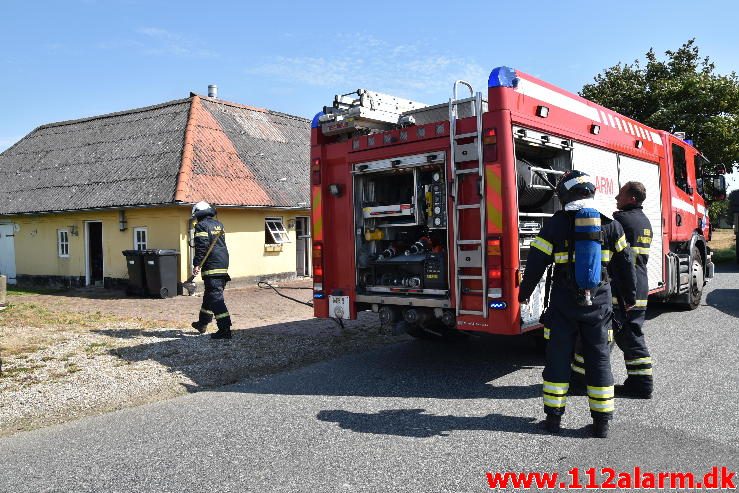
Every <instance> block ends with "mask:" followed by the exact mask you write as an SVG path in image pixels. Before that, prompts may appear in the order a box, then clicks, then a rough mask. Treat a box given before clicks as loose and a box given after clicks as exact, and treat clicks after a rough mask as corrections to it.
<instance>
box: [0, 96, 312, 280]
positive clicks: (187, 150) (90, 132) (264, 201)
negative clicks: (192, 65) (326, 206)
mask: <svg viewBox="0 0 739 493" xmlns="http://www.w3.org/2000/svg"><path fill="white" fill-rule="evenodd" d="M309 159H310V121H309V120H307V119H305V118H301V117H297V116H292V115H287V114H283V113H278V112H275V111H269V110H265V109H259V108H252V107H249V106H244V105H240V104H235V103H230V102H226V101H223V100H220V99H217V98H213V97H204V96H198V95H195V94H191V95H190V97H188V98H185V99H180V100H176V101H170V102H167V103H163V104H159V105H155V106H149V107H146V108H137V109H132V110H128V111H121V112H118V113H111V114H106V115H100V116H95V117H91V118H84V119H80V120H74V121H65V122H60V123H52V124H48V125H42V126H40V127H38V128H36V129H35V130H33V131H32V132H31V133H29V134H28V135H27V136H25V137H24V138H23V139H21V140H20V141H18V142H17V143H16V144H15V145H13V146H12V147H10V148H9V149H7V150H6V151H4V152H3V153H1V154H0V273H1V274H5V275H6V276H7V277H8V278H9V281H10V282H11V283H12V282H15V281H17V282H19V283H21V284H24V283H25V284H31V283H33V284H43V285H48V284H52V285H63V286H85V285H98V286H100V285H105V286H109V285H117V284H124V283H126V282H127V277H128V274H127V264H126V260H125V257H124V256H123V254H122V251H124V250H140V249H173V250H177V251H178V252H180V255H179V273H178V276H179V279H180V281H183V280H185V279H186V278H187V276H188V274H189V270H190V263H191V258H192V249H191V247H190V244H191V235H192V223H191V221H190V211H191V208H192V205H193V204H194V203H196V202H198V201H201V200H205V201H207V202H209V203H211V204H214V205H215V206H216V208H217V211H218V218H219V220H220V221H221V222H223V223H224V226H225V229H226V234H227V243H228V246H229V250H230V252H231V268H230V269H229V273H230V275H231V277H232V278H233V279H234V280H239V279H241V280H245V281H253V280H256V279H259V278H264V277H273V278H274V277H292V276H295V275H296V274H297V275H308V274H309V271H310V265H309V251H310V245H309V237H310V234H309V230H308V228H309V220H308V212H309V200H310V199H309V183H308V181H309V172H308V167H309Z"/></svg>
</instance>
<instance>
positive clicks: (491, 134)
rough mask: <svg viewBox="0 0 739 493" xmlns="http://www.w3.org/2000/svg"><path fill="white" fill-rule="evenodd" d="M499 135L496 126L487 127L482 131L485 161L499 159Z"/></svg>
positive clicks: (483, 157)
mask: <svg viewBox="0 0 739 493" xmlns="http://www.w3.org/2000/svg"><path fill="white" fill-rule="evenodd" d="M497 143H498V135H497V133H496V132H495V129H494V128H486V129H485V130H483V131H482V144H483V145H482V159H483V161H485V162H491V161H496V160H497V159H498V146H497V145H496V144H497Z"/></svg>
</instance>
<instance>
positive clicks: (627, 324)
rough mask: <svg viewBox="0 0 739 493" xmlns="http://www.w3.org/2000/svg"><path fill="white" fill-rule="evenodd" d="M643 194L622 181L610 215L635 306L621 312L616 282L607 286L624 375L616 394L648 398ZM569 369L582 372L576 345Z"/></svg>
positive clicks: (647, 232) (647, 239)
mask: <svg viewBox="0 0 739 493" xmlns="http://www.w3.org/2000/svg"><path fill="white" fill-rule="evenodd" d="M646 197H647V193H646V189H645V188H644V185H643V184H642V183H640V182H638V181H630V182H628V183H626V184H625V185H624V186H623V187H621V190H619V192H618V195H616V207H617V208H618V211H617V212H615V213H614V214H613V218H614V219H615V220H616V221H618V222H619V224H621V226H622V227H623V229H624V233H625V235H626V241H627V242H628V243H629V245H630V246H631V251H632V255H633V259H634V265H635V267H636V305H635V306H634V308H632V309H631V310H629V311H625V310H624V302H623V299H622V296H621V293H620V290H619V286H618V283H614V284H613V285H612V287H611V289H612V291H613V300H612V302H613V333H614V340H615V342H616V344H617V345H618V347H619V348H620V349H621V351H623V353H624V360H625V362H626V374H627V377H626V381H625V382H624V384H623V385H616V396H617V397H631V398H635V399H650V398H651V397H652V387H653V384H652V357H651V355H650V354H649V350H648V349H647V344H646V341H645V340H644V332H643V331H642V325H643V324H644V318H645V314H646V308H647V295H648V293H649V279H648V276H647V262H648V260H649V247H650V245H651V243H652V225H651V223H650V222H649V219H647V216H646V215H645V214H644V210H643V209H642V203H643V202H644V200H645V199H646ZM572 370H573V371H574V372H575V373H577V374H579V375H582V376H584V375H585V374H586V372H585V367H584V358H583V355H582V354H581V352H580V349H579V348H578V351H577V352H576V353H575V356H574V360H573V362H572ZM575 376H576V375H573V377H575ZM581 379H582V377H581V378H578V379H575V380H573V383H574V382H576V381H579V380H581ZM580 385H582V384H580Z"/></svg>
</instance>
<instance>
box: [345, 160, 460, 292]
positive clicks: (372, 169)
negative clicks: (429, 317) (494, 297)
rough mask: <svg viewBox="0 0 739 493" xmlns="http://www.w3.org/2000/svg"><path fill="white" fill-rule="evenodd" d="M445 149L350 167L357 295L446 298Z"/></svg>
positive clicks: (447, 289) (447, 284)
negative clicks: (392, 294) (385, 294)
mask: <svg viewBox="0 0 739 493" xmlns="http://www.w3.org/2000/svg"><path fill="white" fill-rule="evenodd" d="M444 165H445V163H444V153H434V154H424V155H417V156H406V157H403V158H398V159H388V160H383V161H377V162H372V163H363V164H357V165H354V190H355V194H354V197H355V224H356V235H355V248H356V255H357V258H356V265H357V292H358V293H367V294H369V293H394V294H400V295H407V296H411V295H413V296H419V295H420V296H434V297H439V296H443V297H447V296H448V293H449V278H448V272H447V270H448V269H447V265H448V262H447V255H448V253H447V252H448V248H447V222H448V221H447V206H446V202H447V186H446V174H445V170H444Z"/></svg>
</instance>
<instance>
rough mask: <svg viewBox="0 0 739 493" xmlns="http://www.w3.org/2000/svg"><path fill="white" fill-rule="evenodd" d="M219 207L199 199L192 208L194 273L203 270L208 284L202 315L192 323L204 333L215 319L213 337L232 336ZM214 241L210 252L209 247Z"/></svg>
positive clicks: (225, 260)
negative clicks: (226, 294) (216, 328)
mask: <svg viewBox="0 0 739 493" xmlns="http://www.w3.org/2000/svg"><path fill="white" fill-rule="evenodd" d="M215 215H216V211H215V209H213V207H211V206H210V204H208V203H207V202H198V203H197V204H195V206H194V207H193V208H192V217H193V218H194V219H195V220H197V224H196V225H195V238H194V240H195V256H194V257H193V260H192V265H193V274H195V275H197V274H198V273H200V275H201V277H202V278H203V284H204V285H205V294H203V305H202V307H201V308H200V317H199V319H198V321H197V322H193V323H192V326H193V328H194V329H195V330H197V331H198V332H200V333H201V334H203V333H205V331H206V329H207V327H208V324H209V323H210V322H211V321H212V320H213V318H215V319H216V325H217V326H218V332H216V333H215V334H212V335H211V337H212V338H213V339H231V316H230V315H229V314H228V309H227V308H226V302H225V301H224V300H223V290H224V288H225V287H226V283H227V282H228V281H230V280H231V278H230V277H229V276H228V248H226V237H225V231H224V229H223V224H221V222H220V221H218V220H217V219H215V217H214V216H215ZM211 244H212V245H213V247H212V249H211V251H210V254H208V255H207V258H206V254H207V253H208V249H209V248H210V246H211Z"/></svg>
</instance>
